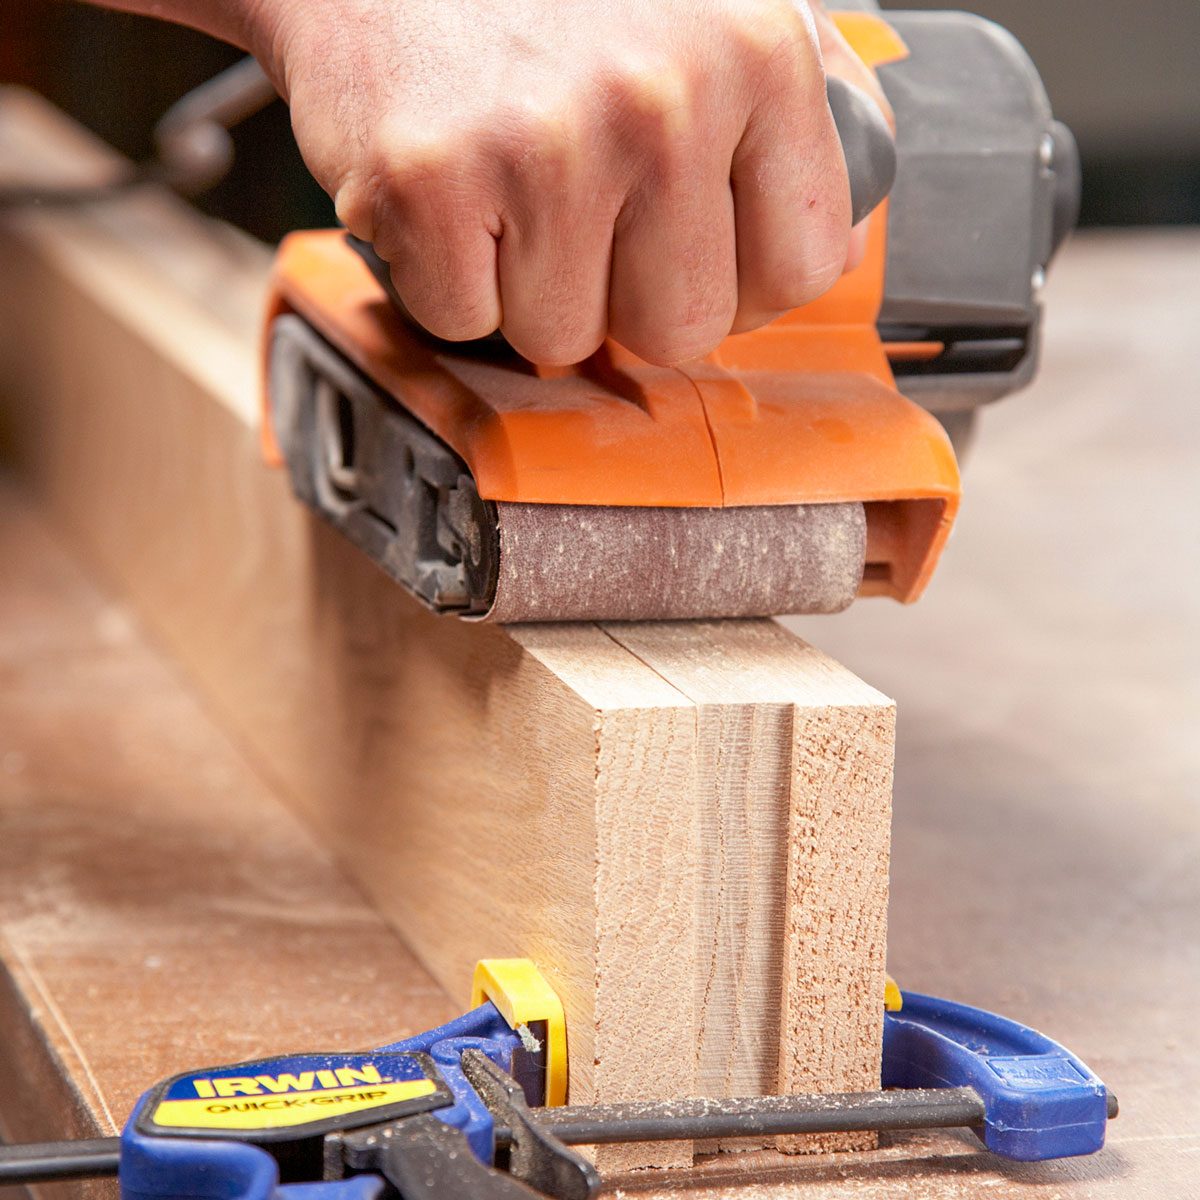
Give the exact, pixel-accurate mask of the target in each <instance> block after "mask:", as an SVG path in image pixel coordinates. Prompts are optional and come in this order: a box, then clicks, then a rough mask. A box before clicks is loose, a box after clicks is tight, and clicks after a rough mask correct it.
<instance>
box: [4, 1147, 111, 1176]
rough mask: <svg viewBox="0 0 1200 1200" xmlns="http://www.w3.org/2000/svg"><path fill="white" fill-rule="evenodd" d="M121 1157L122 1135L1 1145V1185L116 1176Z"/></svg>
mask: <svg viewBox="0 0 1200 1200" xmlns="http://www.w3.org/2000/svg"><path fill="white" fill-rule="evenodd" d="M120 1159H121V1139H120V1138H119V1137H107V1138H90V1139H87V1140H83V1141H78V1142H27V1143H25V1144H23V1145H18V1146H0V1187H4V1186H7V1185H9V1184H21V1183H50V1182H52V1181H53V1180H58V1179H97V1178H99V1177H100V1176H102V1175H115V1174H116V1173H117V1166H118V1164H119V1162H120Z"/></svg>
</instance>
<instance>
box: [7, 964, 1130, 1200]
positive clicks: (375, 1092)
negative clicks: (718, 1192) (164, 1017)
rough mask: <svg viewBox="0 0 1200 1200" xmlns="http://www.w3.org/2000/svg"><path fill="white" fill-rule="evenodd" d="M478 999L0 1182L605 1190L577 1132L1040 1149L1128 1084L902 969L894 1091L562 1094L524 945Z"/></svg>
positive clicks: (127, 1187)
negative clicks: (914, 982)
mask: <svg viewBox="0 0 1200 1200" xmlns="http://www.w3.org/2000/svg"><path fill="white" fill-rule="evenodd" d="M473 995H474V1001H475V1004H474V1007H473V1008H472V1009H471V1010H470V1011H469V1012H467V1013H465V1014H464V1015H463V1016H461V1017H458V1018H456V1019H455V1020H453V1021H450V1022H448V1023H447V1024H445V1025H442V1026H440V1027H438V1028H437V1029H432V1030H429V1031H428V1032H426V1033H422V1034H418V1035H417V1036H416V1037H412V1038H407V1039H405V1040H404V1041H400V1042H395V1043H392V1044H390V1045H387V1046H382V1047H380V1048H379V1049H377V1050H374V1051H370V1052H368V1053H351V1054H343V1053H334V1054H300V1055H290V1056H287V1057H283V1058H269V1059H259V1060H255V1061H252V1062H246V1063H237V1064H234V1065H231V1066H222V1067H216V1068H210V1069H206V1070H201V1071H187V1072H185V1073H183V1074H181V1075H175V1076H173V1077H172V1078H170V1079H167V1080H164V1081H163V1082H162V1083H160V1084H158V1085H156V1086H155V1087H153V1088H151V1089H150V1090H149V1091H148V1092H146V1093H145V1094H144V1095H143V1096H142V1097H141V1099H140V1100H139V1101H138V1103H137V1105H136V1106H135V1108H134V1111H133V1114H132V1115H131V1116H130V1118H129V1121H128V1123H127V1124H126V1126H125V1129H124V1132H123V1133H122V1134H121V1136H120V1137H119V1138H104V1139H96V1140H93V1141H86V1142H61V1143H48V1144H41V1145H27V1146H10V1147H4V1148H2V1149H0V1185H3V1184H6V1183H33V1182H43V1181H48V1180H56V1179H70V1178H85V1177H94V1176H98V1175H111V1174H119V1177H120V1185H121V1197H122V1200H216V1198H218V1197H219V1198H220V1200H391V1198H393V1197H397V1196H399V1197H401V1198H402V1200H417V1198H418V1197H421V1198H422V1200H425V1198H431V1200H432V1198H436V1200H540V1198H542V1197H550V1198H552V1200H592V1198H593V1197H594V1196H595V1195H596V1193H597V1191H598V1190H599V1188H600V1184H601V1179H600V1176H599V1174H598V1173H597V1171H596V1169H595V1167H594V1166H593V1165H592V1164H591V1163H590V1162H589V1161H588V1160H587V1159H586V1158H584V1157H583V1156H582V1155H581V1154H579V1153H578V1152H577V1151H575V1150H573V1149H572V1148H571V1147H572V1146H578V1145H594V1144H600V1143H615V1142H648V1141H669V1140H673V1139H674V1140H692V1139H708V1138H736V1137H759V1138H761V1137H770V1136H776V1135H782V1134H806V1133H833V1132H852V1131H860V1130H872V1131H892V1130H902V1129H936V1128H953V1127H959V1126H966V1127H969V1128H971V1129H973V1130H974V1131H975V1133H976V1134H977V1135H978V1136H979V1138H980V1139H981V1140H982V1142H983V1144H984V1145H985V1146H986V1147H987V1148H988V1149H989V1150H990V1151H992V1152H993V1153H995V1154H998V1155H1001V1156H1003V1157H1005V1158H1010V1159H1016V1160H1019V1161H1025V1162H1032V1161H1041V1160H1044V1159H1051V1158H1064V1157H1069V1156H1073V1155H1079V1154H1090V1153H1092V1152H1094V1151H1096V1150H1099V1149H1100V1148H1101V1147H1102V1146H1103V1144H1104V1135H1105V1128H1106V1125H1107V1122H1108V1120H1109V1119H1110V1118H1112V1117H1115V1116H1116V1113H1117V1105H1116V1099H1115V1097H1114V1096H1113V1095H1112V1094H1111V1093H1110V1092H1108V1090H1107V1089H1106V1088H1105V1086H1104V1084H1103V1083H1102V1082H1101V1081H1100V1080H1099V1079H1098V1078H1097V1077H1096V1076H1095V1075H1094V1074H1093V1073H1092V1072H1091V1071H1090V1070H1089V1069H1088V1068H1087V1066H1085V1065H1084V1063H1083V1062H1082V1061H1080V1059H1078V1058H1077V1057H1076V1056H1075V1055H1073V1054H1071V1053H1070V1052H1069V1051H1068V1050H1066V1049H1064V1048H1063V1047H1062V1046H1060V1045H1059V1044H1058V1043H1057V1042H1054V1041H1051V1040H1050V1039H1049V1038H1047V1037H1045V1036H1044V1035H1042V1034H1040V1033H1037V1032H1036V1031H1034V1030H1032V1029H1029V1028H1027V1027H1025V1026H1023V1025H1020V1024H1018V1023H1017V1022H1015V1021H1010V1020H1008V1019H1007V1018H1004V1017H1000V1016H996V1015H995V1014H992V1013H987V1012H983V1011H981V1010H980V1009H976V1008H970V1007H968V1006H967V1005H965V1004H956V1003H953V1002H952V1001H949V1000H939V999H936V998H934V997H931V996H922V995H919V994H916V993H913V992H906V993H904V994H903V996H901V994H900V991H899V989H898V988H896V987H895V985H894V984H892V983H891V982H890V981H889V988H888V992H887V995H886V1005H885V1007H886V1011H885V1014H884V1037H883V1090H881V1091H877V1092H856V1093H841V1094H835V1095H824V1096H757V1097H749V1098H744V1099H734V1100H713V1099H701V1100H683V1101H661V1102H660V1101H647V1102H634V1103H614V1104H592V1105H571V1106H567V1105H565V1103H564V1102H565V1099H566V1083H567V1073H566V1025H565V1021H564V1018H563V1009H562V1005H561V1003H560V1002H559V999H558V997H557V996H556V995H555V993H554V991H553V989H552V988H551V987H550V986H549V984H548V983H547V982H546V981H545V979H544V978H543V977H542V976H541V974H540V973H539V972H538V971H537V968H536V967H535V966H534V965H533V964H532V963H530V962H528V961H527V960H524V959H488V960H485V961H484V962H481V963H480V964H479V966H478V967H477V968H476V973H475V985H474V988H473Z"/></svg>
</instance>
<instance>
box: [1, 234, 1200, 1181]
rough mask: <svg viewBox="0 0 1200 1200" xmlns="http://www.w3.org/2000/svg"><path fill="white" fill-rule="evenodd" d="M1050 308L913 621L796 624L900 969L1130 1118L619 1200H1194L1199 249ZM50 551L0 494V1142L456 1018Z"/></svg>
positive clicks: (1102, 270) (166, 674)
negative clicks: (1045, 1158) (1030, 366)
mask: <svg viewBox="0 0 1200 1200" xmlns="http://www.w3.org/2000/svg"><path fill="white" fill-rule="evenodd" d="M1048 303H1049V307H1050V317H1049V323H1048V331H1047V346H1046V355H1045V368H1044V371H1043V373H1042V375H1041V377H1040V379H1039V381H1038V383H1037V385H1036V386H1035V387H1034V388H1033V389H1031V390H1030V391H1029V392H1028V393H1026V394H1024V395H1022V396H1020V397H1016V398H1014V399H1011V400H1008V401H1005V402H1004V403H1003V404H1002V405H1000V406H998V407H997V408H996V409H995V410H994V411H990V412H988V413H987V414H985V419H984V421H983V427H982V431H981V436H980V438H979V441H978V444H977V445H976V447H975V451H974V453H973V456H972V459H971V461H970V462H969V463H968V466H967V473H966V502H965V505H964V512H963V516H962V519H961V522H960V525H959V528H958V530H957V532H956V535H955V539H954V542H953V544H952V546H951V549H950V551H949V552H948V554H947V558H946V561H945V563H944V566H943V568H942V570H941V573H940V575H939V577H938V578H937V579H936V581H935V582H934V584H933V586H932V588H931V590H930V593H929V595H928V596H927V598H926V599H925V600H923V601H922V602H921V604H919V605H918V606H917V607H916V608H914V609H907V610H904V609H900V608H898V607H897V606H893V605H890V604H885V603H883V602H871V603H867V604H862V605H859V606H857V607H856V608H855V609H854V610H852V611H851V612H850V613H848V614H846V615H844V616H842V617H838V618H832V619H826V618H821V619H806V620H798V621H795V622H790V624H791V625H792V627H793V628H796V629H798V630H799V631H800V632H801V633H802V634H803V636H804V637H806V638H807V639H809V640H810V641H812V642H814V643H815V644H817V645H818V646H820V647H822V648H823V649H825V650H827V651H829V652H831V653H833V654H835V655H837V656H838V657H839V658H840V659H841V660H842V661H844V662H846V663H847V664H848V665H849V666H851V667H852V668H854V669H855V670H856V671H857V672H858V673H860V674H861V675H862V676H863V677H864V678H865V679H867V680H869V681H870V682H871V683H872V684H874V685H876V686H878V687H880V688H882V689H883V690H885V691H887V692H890V693H891V694H892V695H894V696H896V698H897V700H898V702H899V706H900V707H899V712H900V735H899V752H898V764H897V767H898V769H897V789H896V816H895V831H894V849H893V858H892V863H893V866H892V875H893V899H892V911H891V933H890V938H889V948H890V949H889V958H890V967H891V970H892V972H893V973H894V974H895V975H896V976H897V977H898V978H899V979H900V981H901V983H902V984H904V985H907V986H910V987H912V988H914V989H916V990H920V991H928V992H933V993H935V994H943V995H948V996H952V997H955V998H958V999H962V1000H965V1001H967V1002H969V1003H974V1004H978V1005H980V1006H983V1007H985V1008H992V1009H995V1010H998V1011H1000V1012H1003V1013H1005V1014H1007V1015H1011V1016H1014V1017H1016V1018H1018V1019H1021V1020H1024V1021H1026V1022H1028V1023H1030V1024H1032V1025H1034V1026H1036V1027H1039V1028H1043V1029H1044V1030H1045V1031H1046V1032H1048V1033H1050V1034H1051V1035H1052V1036H1054V1037H1056V1038H1058V1039H1060V1040H1061V1041H1063V1042H1065V1043H1066V1044H1067V1045H1068V1046H1070V1047H1071V1048H1072V1049H1073V1050H1075V1051H1076V1052H1078V1053H1079V1054H1080V1055H1081V1057H1083V1058H1084V1059H1085V1060H1086V1061H1087V1062H1089V1064H1090V1065H1092V1066H1093V1067H1094V1068H1095V1069H1096V1070H1097V1071H1098V1073H1099V1074H1100V1075H1101V1076H1102V1077H1103V1078H1105V1079H1106V1081H1108V1082H1109V1083H1110V1085H1111V1086H1112V1088H1113V1089H1114V1090H1115V1091H1116V1093H1117V1094H1118V1096H1119V1097H1120V1099H1121V1102H1122V1108H1123V1112H1122V1116H1121V1118H1120V1120H1119V1121H1118V1122H1117V1124H1115V1125H1114V1126H1113V1127H1112V1130H1111V1137H1110V1143H1109V1147H1108V1148H1107V1149H1106V1150H1105V1152H1104V1153H1103V1154H1102V1155H1100V1156H1098V1157H1095V1158H1092V1159H1087V1160H1077V1161H1073V1162H1065V1163H1058V1164H1047V1165H1041V1166H1030V1167H1025V1166H1021V1167H1015V1166H1010V1165H1007V1164H1003V1163H1001V1162H999V1161H998V1160H996V1159H993V1158H991V1157H989V1156H987V1155H984V1154H981V1153H977V1152H976V1151H975V1149H974V1144H973V1142H972V1140H971V1139H970V1137H969V1135H966V1134H963V1135H961V1136H959V1135H955V1134H937V1135H930V1136H904V1137H898V1138H896V1139H894V1140H891V1141H890V1142H889V1144H888V1145H886V1146H885V1147H884V1148H883V1149H881V1150H880V1151H878V1152H874V1153H871V1154H869V1155H864V1156H860V1157H848V1156H820V1157H812V1158H804V1159H785V1158H783V1157H782V1156H778V1155H775V1154H767V1153H755V1154H749V1155H723V1156H720V1158H719V1159H717V1160H715V1161H712V1162H710V1163H708V1164H706V1165H705V1166H703V1167H701V1168H700V1169H698V1170H697V1171H696V1172H691V1173H687V1174H681V1175H679V1176H671V1177H670V1178H669V1179H668V1177H667V1176H664V1174H663V1173H661V1172H655V1173H641V1174H638V1175H633V1176H628V1177H625V1178H623V1179H621V1180H619V1181H617V1182H618V1183H619V1186H620V1187H621V1189H622V1190H624V1191H627V1192H630V1191H636V1192H657V1191H670V1192H671V1193H674V1194H680V1193H684V1194H687V1195H689V1196H691V1195H696V1196H699V1195H708V1194H710V1193H714V1192H720V1193H722V1194H724V1193H727V1192H728V1191H729V1185H731V1184H733V1183H735V1182H736V1183H738V1184H744V1185H747V1186H748V1189H749V1190H748V1191H746V1192H743V1193H740V1194H741V1195H744V1196H745V1197H746V1200H766V1198H767V1197H768V1195H769V1196H771V1197H776V1196H778V1197H782V1196H784V1195H788V1194H791V1193H792V1192H794V1193H795V1194H796V1195H797V1196H801V1195H802V1196H810V1195H811V1196H814V1197H816V1196H820V1197H884V1196H887V1197H889V1198H890V1197H894V1196H895V1195H896V1194H897V1193H899V1194H901V1195H912V1196H921V1197H930V1198H939V1197H962V1196H976V1195H979V1196H988V1197H998V1198H1007V1197H1017V1196H1020V1197H1029V1198H1031V1200H1033V1198H1037V1200H1042V1198H1049V1197H1063V1198H1072V1197H1114V1198H1115V1197H1122V1198H1134V1200H1137V1198H1139V1197H1143V1198H1149V1197H1154V1198H1155V1200H1173V1198H1175V1197H1180V1198H1182V1197H1187V1196H1195V1195H1200V1182H1198V1180H1200V1132H1198V1131H1200V1100H1198V1099H1197V1085H1198V1084H1200V1032H1198V1025H1197V1022H1196V1021H1195V1019H1194V1015H1193V1011H1192V1010H1193V1005H1194V998H1195V996H1196V995H1197V993H1198V992H1200V786H1198V785H1200V738H1198V737H1197V736H1196V732H1195V731H1196V729H1197V728H1198V727H1200V621H1198V615H1200V614H1198V604H1197V594H1198V585H1200V578H1198V575H1200V559H1198V556H1197V551H1196V537H1195V532H1194V520H1195V513H1196V511H1197V508H1198V505H1200V476H1198V473H1197V463H1198V462H1200V458H1198V451H1200V387H1198V384H1197V378H1198V373H1197V368H1200V352H1198V351H1197V349H1196V345H1197V341H1196V330H1197V328H1200V233H1196V232H1187V231H1181V232H1174V233H1172V232H1163V233H1144V234H1143V233H1138V234H1101V235H1090V236H1087V237H1080V238H1078V239H1076V241H1075V242H1074V243H1072V244H1071V245H1070V247H1069V248H1068V250H1067V251H1066V253H1065V255H1064V257H1063V260H1062V261H1061V263H1060V264H1059V265H1058V269H1057V270H1056V272H1055V275H1054V278H1053V279H1052V282H1051V286H1050V290H1049V295H1048ZM98 502H102V498H101V499H98ZM56 536H57V535H56V534H55V533H54V531H52V530H51V529H49V528H48V526H47V525H46V524H45V523H44V522H43V520H42V518H41V517H40V515H39V514H38V513H37V511H36V509H35V508H34V507H33V505H32V504H31V502H30V501H29V500H28V498H27V497H25V496H24V495H23V494H22V493H21V492H20V491H19V490H18V488H17V486H16V485H15V484H14V483H13V482H12V481H8V482H6V483H4V484H3V486H0V561H2V562H3V563H4V570H3V575H2V578H0V805H2V807H0V823H2V824H0V829H2V834H0V939H2V944H0V953H2V955H3V965H4V968H5V971H4V973H3V974H2V975H0V1117H2V1119H3V1121H4V1124H5V1132H6V1133H7V1134H8V1135H9V1136H15V1137H23V1138H33V1137H46V1136H51V1135H52V1134H53V1133H54V1132H55V1127H56V1126H57V1127H59V1128H61V1131H62V1132H64V1133H85V1132H90V1131H92V1130H93V1129H98V1130H100V1131H102V1132H108V1131H110V1130H112V1129H114V1128H115V1127H116V1126H117V1125H118V1124H119V1123H120V1120H121V1119H122V1117H123V1116H124V1113H125V1112H126V1111H127V1109H128V1107H129V1105H130V1103H131V1102H132V1100H133V1099H134V1097H135V1095H136V1092H137V1090H138V1088H139V1086H140V1085H142V1084H145V1083H148V1082H150V1081H152V1080H153V1079H155V1078H156V1077H158V1076H161V1075H164V1074H167V1073H170V1072H171V1071H174V1070H177V1069H180V1068H182V1067H185V1066H192V1065H196V1064H197V1063H198V1062H207V1061H220V1060H222V1059H228V1058H239V1057H247V1056H249V1055H252V1054H259V1053H269V1052H278V1051H282V1050H287V1049H294V1048H300V1047H303V1046H313V1045H320V1046H322V1047H326V1046H328V1045H330V1044H336V1043H343V1044H352V1045H369V1044H371V1043H373V1042H379V1041H381V1040H384V1039H388V1038H391V1037H394V1036H398V1035H401V1034H403V1033H405V1032H407V1031H410V1030H414V1029H416V1028H420V1027H423V1026H424V1025H427V1024H429V1023H432V1022H435V1021H437V1020H439V1019H441V1018H443V1017H444V1016H446V1015H447V1014H448V1013H449V1012H451V1011H452V1009H453V1007H454V1003H453V1002H452V1000H451V999H449V998H447V997H445V996H444V995H442V994H441V993H440V992H439V991H438V990H437V989H436V988H434V987H433V985H432V984H431V982H430V981H429V979H428V978H427V976H425V974H424V973H423V972H422V970H421V969H420V967H419V966H418V965H417V964H416V963H415V962H414V961H413V960H412V959H411V957H410V956H408V955H407V953H406V952H405V951H404V949H403V947H402V945H401V943H400V942H399V940H398V939H397V938H396V937H395V935H393V934H392V933H391V932H389V931H388V930H387V929H386V928H385V927H384V926H383V924H382V922H381V921H380V920H379V919H378V918H377V917H376V916H375V915H374V914H373V913H372V912H371V911H370V909H369V908H368V907H367V906H366V904H365V903H364V902H363V901H362V899H361V898H360V897H359V896H358V895H357V894H356V893H355V892H354V890H353V889H352V888H351V887H350V885H349V884H348V883H346V882H345V881H344V879H343V878H342V877H341V876H340V875H339V874H338V872H337V871H336V869H335V868H334V867H333V866H332V865H331V864H330V862H329V861H328V859H327V858H326V857H325V856H324V854H323V853H322V851H321V850H320V848H319V847H317V846H316V845H315V844H314V843H313V842H312V841H311V840H310V839H309V838H308V836H307V835H306V834H305V833H304V832H303V831H302V830H301V828H300V827H299V825H298V824H297V822H296V820H295V818H293V817H292V816H291V815H290V814H289V812H288V811H287V810H286V809H285V808H284V807H283V805H282V804H281V803H280V802H279V801H278V800H277V799H276V798H275V796H274V795H273V793H272V790H271V788H272V780H270V779H269V778H263V777H261V776H260V775H259V774H258V773H256V770H255V765H254V764H253V763H252V762H250V761H248V760H247V758H246V756H245V755H244V753H243V752H242V751H241V750H240V749H239V747H238V746H237V745H236V744H234V742H232V741H231V740H230V739H229V738H227V737H226V735H225V734H224V733H223V732H222V730H221V725H220V714H219V713H210V712H207V711H205V710H204V709H203V708H202V707H201V706H200V705H199V703H198V702H197V700H196V699H195V698H194V696H193V694H192V692H191V691H190V689H189V687H188V685H187V682H186V680H184V679H181V678H180V677H179V676H178V675H176V674H174V673H173V670H172V668H171V667H170V666H169V665H168V664H166V663H165V662H164V660H163V659H162V658H160V657H159V656H158V654H157V653H156V652H155V650H154V648H153V647H152V646H151V645H150V644H149V642H148V640H147V638H146V637H145V635H144V634H143V633H142V632H141V631H140V630H139V629H138V627H137V626H136V624H135V623H134V622H133V620H132V618H131V617H130V615H129V613H128V612H127V611H126V610H125V609H124V608H123V607H122V605H121V604H120V602H119V600H117V599H115V598H113V597H112V596H110V595H107V594H106V593H105V591H104V589H103V584H102V582H101V583H95V582H93V581H92V580H90V579H89V578H88V577H87V576H86V575H85V574H84V573H83V571H82V569H81V567H80V566H79V565H78V563H77V562H76V561H75V560H74V559H73V557H72V556H71V554H70V551H69V548H66V547H64V545H63V544H61V543H59V542H58V541H56ZM454 999H455V1000H457V1001H458V1002H459V1003H460V1004H461V1000H462V998H461V997H456V998H454ZM77 1192H78V1189H76V1194H77Z"/></svg>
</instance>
